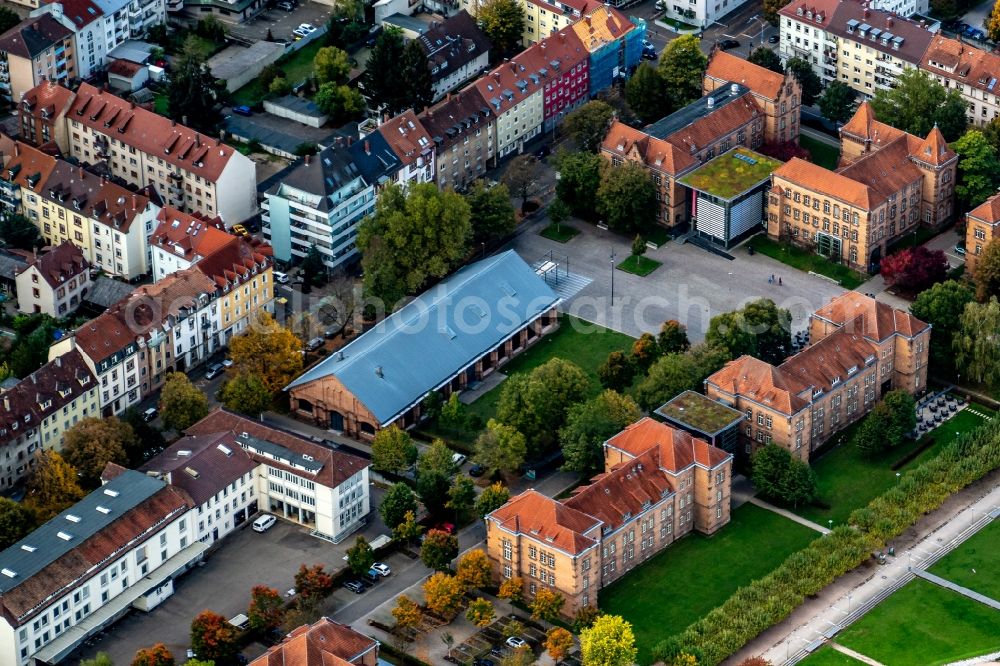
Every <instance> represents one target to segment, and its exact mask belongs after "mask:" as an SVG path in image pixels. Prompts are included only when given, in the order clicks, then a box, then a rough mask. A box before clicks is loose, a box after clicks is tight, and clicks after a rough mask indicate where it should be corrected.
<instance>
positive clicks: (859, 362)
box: [778, 329, 878, 391]
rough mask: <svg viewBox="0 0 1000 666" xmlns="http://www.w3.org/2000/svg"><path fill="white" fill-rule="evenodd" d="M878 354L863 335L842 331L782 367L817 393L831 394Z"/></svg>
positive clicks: (824, 339)
mask: <svg viewBox="0 0 1000 666" xmlns="http://www.w3.org/2000/svg"><path fill="white" fill-rule="evenodd" d="M877 354H878V346H877V345H876V344H875V343H873V342H869V341H868V340H866V339H865V338H864V337H862V336H860V335H855V334H853V333H850V332H849V331H847V330H846V329H839V330H837V331H835V332H834V333H831V334H830V335H828V336H826V337H825V338H823V339H821V340H820V341H819V342H816V343H814V344H811V345H809V346H808V347H806V348H805V349H803V350H802V351H800V352H799V353H798V354H795V355H794V356H791V357H789V358H788V359H787V360H786V361H785V362H784V363H782V364H781V365H779V366H778V370H779V371H780V372H784V373H786V374H787V375H788V376H789V377H794V378H795V379H797V380H798V381H801V382H802V383H803V384H808V385H809V386H810V387H812V388H813V390H816V389H821V390H823V391H829V390H830V389H832V388H833V387H834V386H835V384H839V383H840V382H842V381H844V380H846V379H847V378H848V377H851V376H853V375H854V373H856V372H857V371H858V370H860V369H862V368H864V367H865V365H867V364H868V363H869V362H870V361H874V359H875V358H876V356H877Z"/></svg>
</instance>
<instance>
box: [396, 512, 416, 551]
mask: <svg viewBox="0 0 1000 666" xmlns="http://www.w3.org/2000/svg"><path fill="white" fill-rule="evenodd" d="M423 533H424V528H423V526H421V525H420V524H419V523H418V522H417V517H416V515H414V513H413V512H412V511H407V512H406V514H405V515H404V516H403V521H402V522H401V523H399V524H398V525H396V526H395V527H394V528H392V538H393V539H395V540H396V541H401V542H403V543H404V544H410V543H412V542H413V541H414V540H416V538H417V537H419V536H420V535H421V534H423Z"/></svg>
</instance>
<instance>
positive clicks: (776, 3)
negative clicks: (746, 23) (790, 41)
mask: <svg viewBox="0 0 1000 666" xmlns="http://www.w3.org/2000/svg"><path fill="white" fill-rule="evenodd" d="M788 2H789V0H764V18H765V19H767V21H768V22H769V23H770V24H771V25H774V26H776V25H778V10H780V9H781V8H782V7H784V6H785V5H787V4H788Z"/></svg>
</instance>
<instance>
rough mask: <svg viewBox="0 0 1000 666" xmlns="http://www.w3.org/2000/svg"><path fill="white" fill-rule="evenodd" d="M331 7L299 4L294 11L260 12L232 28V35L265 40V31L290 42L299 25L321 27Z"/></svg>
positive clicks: (312, 3) (310, 3)
mask: <svg viewBox="0 0 1000 666" xmlns="http://www.w3.org/2000/svg"><path fill="white" fill-rule="evenodd" d="M332 12H333V7H332V6H330V5H322V4H320V3H318V2H307V1H306V2H300V3H299V5H298V7H296V8H295V10H294V11H291V12H286V11H284V10H283V9H278V8H277V7H271V8H270V9H268V10H266V11H264V12H261V13H260V14H258V15H257V16H256V17H255V18H252V19H250V20H249V21H247V22H245V23H241V24H239V25H237V26H234V27H233V28H232V30H231V32H232V33H233V34H236V35H238V36H240V37H245V38H247V39H266V38H267V31H268V30H270V31H271V36H272V37H273V38H274V39H287V40H288V41H291V40H292V31H293V30H295V28H297V27H298V25H299V24H300V23H308V24H310V25H313V26H316V27H317V28H319V27H322V26H323V25H325V24H326V22H327V21H328V20H329V18H330V14H331V13H332Z"/></svg>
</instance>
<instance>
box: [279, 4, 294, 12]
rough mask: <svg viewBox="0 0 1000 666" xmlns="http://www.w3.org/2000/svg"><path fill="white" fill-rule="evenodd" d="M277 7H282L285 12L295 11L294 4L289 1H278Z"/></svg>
mask: <svg viewBox="0 0 1000 666" xmlns="http://www.w3.org/2000/svg"><path fill="white" fill-rule="evenodd" d="M278 9H284V10H285V11H286V12H294V11H295V5H293V4H292V3H290V2H279V3H278Z"/></svg>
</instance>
